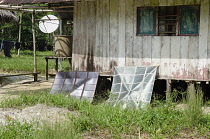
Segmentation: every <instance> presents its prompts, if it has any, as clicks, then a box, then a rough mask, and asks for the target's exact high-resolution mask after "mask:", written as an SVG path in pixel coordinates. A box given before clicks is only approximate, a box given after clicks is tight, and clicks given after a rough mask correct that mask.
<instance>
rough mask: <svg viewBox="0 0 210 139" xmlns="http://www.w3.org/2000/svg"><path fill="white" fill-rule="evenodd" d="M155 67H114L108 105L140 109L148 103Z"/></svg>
mask: <svg viewBox="0 0 210 139" xmlns="http://www.w3.org/2000/svg"><path fill="white" fill-rule="evenodd" d="M156 70H157V67H156V66H145V67H115V71H114V77H113V82H112V88H111V94H110V96H109V99H108V103H110V104H111V105H113V106H115V105H121V106H122V107H123V108H126V107H134V108H142V107H144V106H145V105H147V104H149V103H150V100H151V96H152V91H153V86H154V80H155V75H156Z"/></svg>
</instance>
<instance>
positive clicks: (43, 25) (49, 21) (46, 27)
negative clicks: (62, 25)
mask: <svg viewBox="0 0 210 139" xmlns="http://www.w3.org/2000/svg"><path fill="white" fill-rule="evenodd" d="M58 26H59V20H58V18H57V17H56V16H54V15H46V16H44V17H42V18H41V21H39V29H40V30H41V31H42V32H43V33H52V32H54V31H55V30H56V29H57V28H58Z"/></svg>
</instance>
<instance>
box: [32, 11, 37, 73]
mask: <svg viewBox="0 0 210 139" xmlns="http://www.w3.org/2000/svg"><path fill="white" fill-rule="evenodd" d="M35 32H36V31H35V10H34V12H33V13H32V33H33V50H34V72H37V61H36V35H35Z"/></svg>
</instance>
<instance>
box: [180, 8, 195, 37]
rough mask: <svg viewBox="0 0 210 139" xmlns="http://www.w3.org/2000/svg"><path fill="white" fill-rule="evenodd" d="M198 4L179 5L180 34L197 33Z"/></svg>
mask: <svg viewBox="0 0 210 139" xmlns="http://www.w3.org/2000/svg"><path fill="white" fill-rule="evenodd" d="M198 11H199V8H198V6H186V7H181V22H180V34H198Z"/></svg>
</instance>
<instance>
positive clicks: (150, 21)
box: [137, 8, 155, 35]
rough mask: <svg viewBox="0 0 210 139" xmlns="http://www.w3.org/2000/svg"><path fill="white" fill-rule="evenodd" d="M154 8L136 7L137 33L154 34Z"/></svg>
mask: <svg viewBox="0 0 210 139" xmlns="http://www.w3.org/2000/svg"><path fill="white" fill-rule="evenodd" d="M154 11H155V9H154V8H138V11H137V12H138V14H137V16H138V17H137V20H138V23H137V34H139V35H155V16H154Z"/></svg>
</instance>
